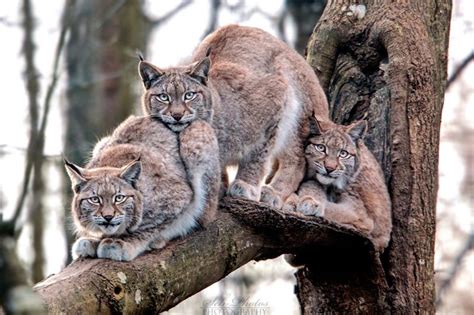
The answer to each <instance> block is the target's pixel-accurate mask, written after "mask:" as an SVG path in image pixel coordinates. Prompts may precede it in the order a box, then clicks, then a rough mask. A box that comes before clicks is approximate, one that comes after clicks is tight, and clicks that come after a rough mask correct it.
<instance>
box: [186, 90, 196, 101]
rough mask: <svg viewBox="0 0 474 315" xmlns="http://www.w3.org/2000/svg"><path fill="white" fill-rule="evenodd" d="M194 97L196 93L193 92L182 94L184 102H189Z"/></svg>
mask: <svg viewBox="0 0 474 315" xmlns="http://www.w3.org/2000/svg"><path fill="white" fill-rule="evenodd" d="M195 97H196V92H193V91H188V92H186V93H184V100H185V101H190V100H192V99H194V98H195Z"/></svg>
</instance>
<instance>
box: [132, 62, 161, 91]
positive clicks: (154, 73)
mask: <svg viewBox="0 0 474 315" xmlns="http://www.w3.org/2000/svg"><path fill="white" fill-rule="evenodd" d="M138 73H139V74H140V77H141V78H142V81H143V86H145V89H147V90H148V89H149V88H150V87H151V86H152V85H153V83H155V82H156V80H158V79H159V78H160V77H161V76H162V75H163V74H165V73H164V71H163V70H161V69H159V68H157V67H155V66H153V65H152V64H150V63H148V62H146V61H143V60H141V61H140V63H139V64H138Z"/></svg>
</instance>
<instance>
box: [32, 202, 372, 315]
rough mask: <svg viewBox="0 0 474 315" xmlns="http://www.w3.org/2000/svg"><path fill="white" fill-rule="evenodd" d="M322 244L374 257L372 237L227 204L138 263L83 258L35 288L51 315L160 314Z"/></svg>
mask: <svg viewBox="0 0 474 315" xmlns="http://www.w3.org/2000/svg"><path fill="white" fill-rule="evenodd" d="M295 240H297V241H295ZM315 246H316V247H317V248H318V250H317V252H318V253H322V254H323V255H324V252H326V251H329V250H331V251H333V250H337V251H341V252H344V253H347V254H348V255H347V256H346V261H349V260H351V262H352V263H357V261H355V260H353V259H351V258H350V256H349V254H350V253H351V252H353V251H358V252H364V253H366V257H371V255H372V254H373V246H372V244H371V243H370V242H369V241H368V240H367V239H366V238H364V237H362V236H361V235H360V234H358V233H357V232H354V231H351V230H347V229H343V228H340V227H337V226H336V225H334V224H331V223H329V222H327V221H326V220H325V219H323V218H313V219H308V218H307V217H304V216H303V215H299V214H296V213H285V212H281V211H275V210H272V209H270V208H267V207H264V206H262V205H260V204H257V203H252V202H246V201H239V200H232V199H226V200H224V201H223V202H222V203H221V206H220V211H219V214H218V216H217V218H216V220H215V221H214V222H213V223H212V224H210V225H209V226H207V227H206V228H204V229H201V230H199V231H196V232H195V233H193V234H192V235H190V236H188V237H187V238H186V239H183V240H177V241H174V242H172V243H170V244H169V245H168V246H166V247H165V248H164V249H163V250H157V251H153V252H150V253H147V254H145V255H142V256H139V257H138V258H136V259H135V260H134V261H132V262H117V261H111V260H103V259H80V260H78V261H75V262H73V263H72V264H71V265H69V266H68V267H67V268H66V269H65V270H63V271H62V272H61V273H59V274H57V275H54V276H51V277H49V278H47V279H45V280H44V281H42V282H40V283H39V284H37V285H36V286H35V288H34V289H35V291H36V292H37V293H38V294H39V295H40V296H41V297H42V298H43V299H44V301H45V304H46V305H47V306H48V312H49V313H50V314H59V313H66V314H121V313H124V314H157V313H159V312H162V311H165V310H168V309H169V308H171V307H173V306H174V305H176V304H178V303H179V302H181V301H183V300H185V299H186V298H188V297H189V296H191V295H193V294H195V293H197V292H199V291H201V290H202V289H204V288H206V287H207V286H209V285H211V284H212V283H215V282H217V281H218V280H220V279H222V278H223V277H225V276H226V275H227V274H229V273H230V272H232V271H234V270H236V269H237V268H239V267H240V266H242V265H244V264H246V263H247V262H249V261H251V260H254V259H257V260H258V259H267V258H274V257H277V256H279V255H281V254H283V253H288V252H293V253H294V252H300V251H302V250H303V248H315ZM358 264H359V265H360V264H362V262H359V263H358Z"/></svg>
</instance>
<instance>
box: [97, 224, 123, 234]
mask: <svg viewBox="0 0 474 315" xmlns="http://www.w3.org/2000/svg"><path fill="white" fill-rule="evenodd" d="M99 228H100V230H101V231H102V233H104V234H105V235H113V234H115V233H117V231H118V229H119V228H120V224H119V225H114V226H111V225H109V226H99Z"/></svg>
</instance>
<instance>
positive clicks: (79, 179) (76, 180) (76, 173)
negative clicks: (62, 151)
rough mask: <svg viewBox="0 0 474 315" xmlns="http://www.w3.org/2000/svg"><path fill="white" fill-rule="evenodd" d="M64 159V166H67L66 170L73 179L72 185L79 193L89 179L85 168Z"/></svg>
mask: <svg viewBox="0 0 474 315" xmlns="http://www.w3.org/2000/svg"><path fill="white" fill-rule="evenodd" d="M63 160H64V167H65V168H66V172H67V174H68V175H69V178H70V179H71V187H72V190H73V191H74V192H75V193H78V192H79V191H80V189H81V187H82V185H83V184H84V183H85V182H86V181H87V179H85V177H84V169H83V168H81V167H79V166H77V165H76V164H73V163H71V162H69V161H68V160H66V158H63Z"/></svg>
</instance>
